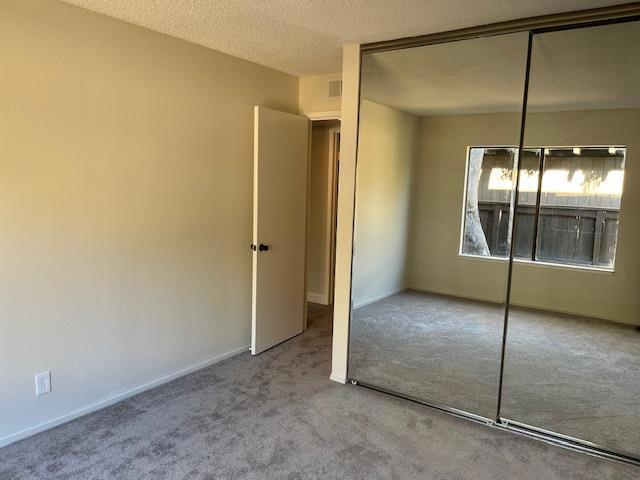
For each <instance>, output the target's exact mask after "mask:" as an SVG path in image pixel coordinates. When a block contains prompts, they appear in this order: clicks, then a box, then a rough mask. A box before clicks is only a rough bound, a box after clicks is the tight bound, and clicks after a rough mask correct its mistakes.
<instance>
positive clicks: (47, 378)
mask: <svg viewBox="0 0 640 480" xmlns="http://www.w3.org/2000/svg"><path fill="white" fill-rule="evenodd" d="M49 392H51V372H50V371H46V372H42V373H37V374H36V395H38V396H39V395H44V394H45V393H49Z"/></svg>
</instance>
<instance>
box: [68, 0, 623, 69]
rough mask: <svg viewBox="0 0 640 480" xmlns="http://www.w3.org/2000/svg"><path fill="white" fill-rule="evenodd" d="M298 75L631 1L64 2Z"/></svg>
mask: <svg viewBox="0 0 640 480" xmlns="http://www.w3.org/2000/svg"><path fill="white" fill-rule="evenodd" d="M64 1H66V2H67V3H71V4H74V5H77V6H80V7H84V8H86V9H89V10H92V11H95V12H99V13H102V14H105V15H108V16H111V17H114V18H118V19H120V20H124V21H126V22H130V23H133V24H136V25H141V26H143V27H147V28H149V29H151V30H155V31H158V32H162V33H166V34H168V35H172V36H174V37H178V38H182V39H184V40H188V41H191V42H193V43H197V44H200V45H204V46H206V47H209V48H212V49H215V50H219V51H221V52H224V53H228V54H230V55H234V56H236V57H240V58H244V59H246V60H250V61H253V62H256V63H259V64H262V65H266V66H269V67H272V68H275V69H278V70H282V71H284V72H288V73H292V74H294V75H312V74H322V73H335V72H339V71H340V70H341V51H342V50H341V48H342V44H344V43H369V42H373V41H380V40H390V39H394V38H401V37H408V36H415V35H421V34H427V33H435V32H441V31H446V30H452V29H457V28H464V27H470V26H476V25H483V24H488V23H494V22H499V21H503V20H511V19H515V18H523V17H530V16H536V15H545V14H549V13H558V12H565V11H572V10H580V9H587V8H594V7H601V6H605V5H615V4H620V3H630V1H629V0H627V1H625V0H482V1H480V0H475V1H471V0H271V1H260V0H64Z"/></svg>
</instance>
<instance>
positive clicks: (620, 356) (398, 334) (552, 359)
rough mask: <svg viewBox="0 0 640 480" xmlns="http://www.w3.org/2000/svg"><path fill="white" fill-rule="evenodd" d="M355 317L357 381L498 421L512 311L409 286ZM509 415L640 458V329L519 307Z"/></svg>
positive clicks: (509, 372)
mask: <svg viewBox="0 0 640 480" xmlns="http://www.w3.org/2000/svg"><path fill="white" fill-rule="evenodd" d="M353 317H354V318H353V322H352V328H351V343H350V351H349V353H350V363H349V375H350V376H352V377H353V378H357V379H358V380H360V381H363V382H368V383H371V384H373V385H377V386H382V387H385V388H388V389H391V390H394V391H397V392H400V393H404V394H406V395H409V396H413V397H417V398H420V399H424V400H427V401H430V402H433V403H438V404H442V405H446V406H452V407H455V408H458V409H461V410H464V411H467V412H471V413H476V414H479V415H482V416H485V417H488V418H495V414H496V401H497V395H496V393H497V389H498V376H499V366H500V349H501V340H502V325H503V318H504V310H503V308H502V307H500V306H496V305H492V304H489V303H484V302H476V301H472V300H462V299H457V298H454V297H447V296H443V295H434V294H429V293H425V292H417V291H411V290H408V291H405V292H402V293H400V294H397V295H394V296H392V297H389V298H386V299H384V300H382V301H379V302H376V303H373V304H370V305H367V306H365V307H362V308H359V309H357V310H356V311H355V312H354V316H353ZM502 416H503V417H506V418H508V419H511V420H515V421H519V422H521V423H525V424H528V425H532V426H537V427H539V428H542V429H545V430H550V431H555V432H558V433H562V434H564V435H568V436H571V437H575V438H580V439H584V440H588V441H590V442H593V443H596V444H599V445H602V446H604V447H606V448H609V449H612V450H616V451H619V452H623V453H628V454H632V455H635V456H637V457H640V333H638V332H637V331H635V330H633V328H630V327H626V326H622V325H619V324H613V323H610V322H605V321H600V320H593V319H585V318H576V317H570V316H566V315H560V314H551V313H546V312H540V311H533V310H524V309H517V308H512V309H511V315H510V320H509V332H508V337H507V349H506V361H505V376H504V395H503V405H502Z"/></svg>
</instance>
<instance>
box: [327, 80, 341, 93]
mask: <svg viewBox="0 0 640 480" xmlns="http://www.w3.org/2000/svg"><path fill="white" fill-rule="evenodd" d="M340 96H342V80H330V81H329V97H340Z"/></svg>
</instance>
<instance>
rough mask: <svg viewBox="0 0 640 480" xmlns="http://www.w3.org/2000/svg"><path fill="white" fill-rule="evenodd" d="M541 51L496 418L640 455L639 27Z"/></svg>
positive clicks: (585, 31)
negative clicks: (532, 158)
mask: <svg viewBox="0 0 640 480" xmlns="http://www.w3.org/2000/svg"><path fill="white" fill-rule="evenodd" d="M532 40H533V42H532V49H531V68H530V73H529V93H528V99H527V115H526V119H525V135H524V144H525V146H526V148H527V151H531V152H535V155H536V157H537V159H538V161H537V163H536V162H533V163H532V164H530V165H523V167H522V169H521V170H520V176H519V181H518V182H517V183H518V195H517V197H518V208H517V209H516V214H515V218H516V220H515V229H514V233H513V235H514V238H515V245H516V246H522V247H523V248H521V249H515V252H514V257H515V260H514V264H513V272H512V278H511V295H510V305H509V316H508V333H507V339H506V349H505V363H504V385H503V392H502V393H503V395H502V407H501V412H500V415H501V417H502V419H503V420H504V421H506V422H509V423H511V424H513V425H523V426H526V427H527V428H532V429H534V430H540V431H547V432H553V433H554V434H557V435H559V436H563V437H567V438H569V439H578V440H581V441H585V442H588V443H590V444H593V445H596V446H600V447H602V448H604V449H606V450H611V451H616V452H619V453H622V454H628V455H631V456H635V457H640V332H638V331H637V330H635V329H634V325H638V323H640V214H638V209H639V208H640V23H638V22H630V23H622V24H613V25H604V26H596V27H586V28H578V29H570V30H563V31H556V32H548V33H540V34H535V35H534V36H533V39H532ZM525 246H526V248H525Z"/></svg>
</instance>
